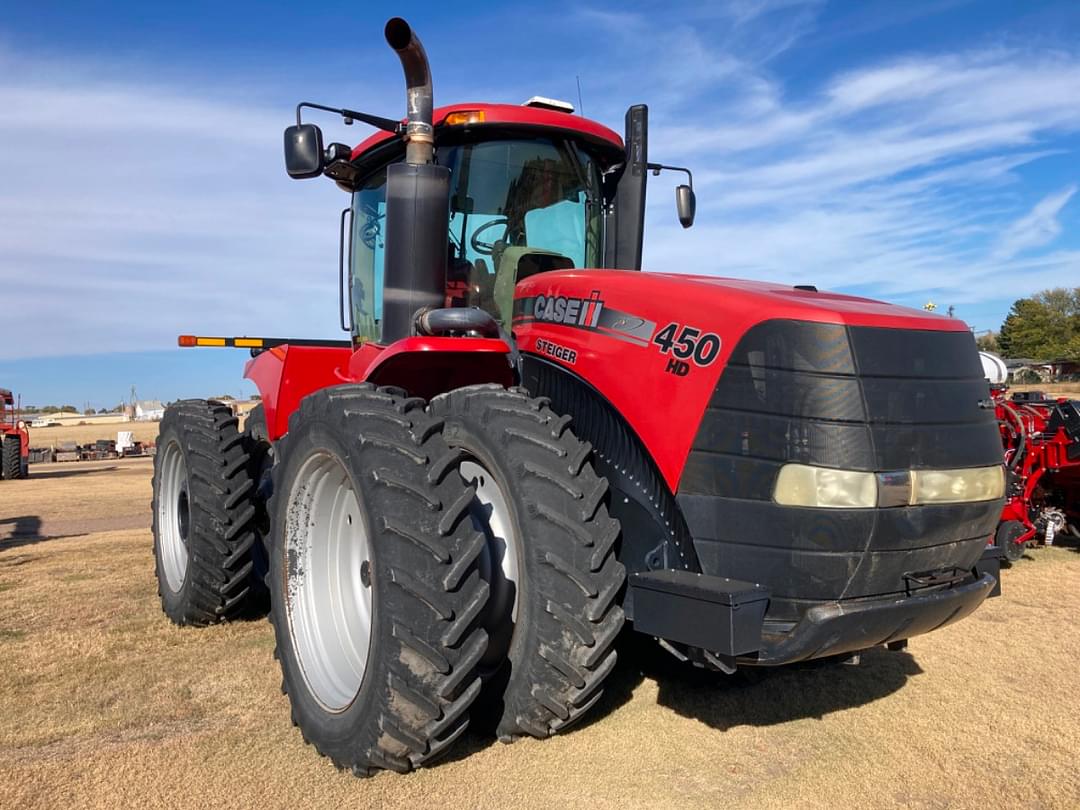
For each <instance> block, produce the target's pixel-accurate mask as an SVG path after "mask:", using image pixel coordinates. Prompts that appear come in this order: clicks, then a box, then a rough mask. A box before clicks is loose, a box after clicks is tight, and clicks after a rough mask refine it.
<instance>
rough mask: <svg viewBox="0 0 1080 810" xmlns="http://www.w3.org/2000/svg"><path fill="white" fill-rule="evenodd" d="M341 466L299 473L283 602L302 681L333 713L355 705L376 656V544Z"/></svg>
mask: <svg viewBox="0 0 1080 810" xmlns="http://www.w3.org/2000/svg"><path fill="white" fill-rule="evenodd" d="M363 517H364V516H363V512H362V511H361V509H360V502H359V500H358V499H357V497H356V491H355V490H354V489H353V486H352V480H351V479H350V478H349V475H348V473H347V472H346V471H345V468H344V467H343V466H342V465H341V462H340V461H338V460H337V458H335V457H334V456H332V455H330V454H329V453H326V452H316V453H314V454H313V455H311V456H310V457H309V458H308V459H307V460H306V461H305V462H304V463H303V465H302V466H301V467H300V471H299V472H298V473H297V475H296V480H295V483H294V484H293V486H292V490H291V491H290V492H289V501H288V505H287V512H286V517H285V558H284V559H283V560H282V564H283V565H284V567H285V597H286V614H287V616H288V621H289V632H290V633H291V634H292V642H293V650H294V651H295V653H296V658H297V661H298V662H299V664H300V670H301V672H302V673H303V676H304V681H305V682H306V683H307V687H308V689H309V690H310V691H311V694H312V695H313V696H314V697H315V699H316V700H317V701H318V702H319V703H320V704H321V705H322V706H323V708H324V709H326V710H327V711H329V712H341V711H344V710H345V709H347V708H348V707H349V706H350V705H351V704H352V702H353V701H354V700H355V699H356V695H357V694H358V693H359V691H360V687H361V686H362V685H363V682H364V673H365V672H366V670H367V659H368V650H369V649H370V648H371V608H372V593H371V587H370V582H371V580H370V567H371V541H370V538H369V537H368V533H367V529H366V526H365V522H364V519H363Z"/></svg>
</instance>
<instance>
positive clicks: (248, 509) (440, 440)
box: [154, 384, 625, 775]
mask: <svg viewBox="0 0 1080 810" xmlns="http://www.w3.org/2000/svg"><path fill="white" fill-rule="evenodd" d="M221 407H222V406H217V405H215V404H214V403H201V404H198V403H192V402H186V403H180V405H179V406H177V407H176V408H175V409H173V408H171V409H170V413H171V414H172V416H171V417H170V415H169V413H167V415H166V420H165V421H164V422H163V424H162V432H161V440H160V441H159V458H158V460H157V461H156V463H155V500H154V515H155V524H154V530H155V555H156V557H157V561H158V578H159V582H162V583H164V584H163V587H162V605H163V607H164V608H165V611H166V613H168V614H169V615H170V617H171V618H173V620H174V621H177V622H178V623H181V624H191V623H208V622H209V621H214V620H217V619H220V618H229V617H231V616H232V615H235V613H234V611H235V610H236V608H237V605H238V604H239V603H238V602H237V601H233V597H234V596H236V595H238V594H239V591H238V590H237V591H227V590H226V589H225V586H226V585H229V586H230V587H235V583H236V582H238V581H239V579H238V577H239V575H240V574H241V573H245V574H250V572H251V568H252V565H253V564H254V562H255V558H254V555H253V549H254V548H255V540H256V539H257V537H258V529H259V526H260V525H262V524H264V523H266V522H267V521H266V518H265V517H260V515H259V512H260V508H261V501H260V498H259V497H258V495H257V494H256V493H257V492H258V491H259V490H260V489H262V488H264V487H262V486H261V485H260V473H259V470H260V468H261V467H263V466H265V465H260V464H259V463H256V462H257V459H253V458H252V455H251V454H250V453H245V452H244V450H245V448H249V449H250V448H251V447H253V446H255V444H254V439H249V440H248V442H247V443H245V440H244V436H243V434H239V433H238V432H237V431H236V426H235V420H232V421H230V420H229V419H227V418H225V417H224V415H223V414H222V413H221V412H220V410H219V408H221ZM256 438H257V437H256ZM259 446H262V447H263V448H265V444H261V445H259ZM215 448H216V450H215ZM264 451H265V450H264ZM253 452H254V451H253ZM272 452H273V453H274V464H273V469H272V486H269V487H265V489H266V490H270V491H272V494H271V496H270V499H269V504H268V505H267V507H266V512H267V513H268V517H269V521H268V524H269V526H270V527H272V530H271V531H270V532H269V546H268V549H267V553H268V557H269V571H268V574H267V576H266V586H267V588H268V590H269V594H270V603H271V611H270V619H271V622H272V624H273V626H274V633H275V639H276V650H275V657H277V658H278V659H279V661H280V664H281V669H282V676H283V681H282V690H283V691H284V692H286V693H287V694H288V695H289V699H290V702H291V706H292V720H293V723H294V724H295V725H297V726H299V728H300V730H301V732H302V734H303V736H304V739H305V740H306V741H307V742H309V743H311V744H313V745H314V746H315V747H316V749H317V750H318V751H319V752H320V753H322V754H324V755H326V756H328V757H330V758H331V760H333V762H334V763H335V764H336V765H337V766H338V767H339V768H345V769H350V770H351V771H352V772H353V773H355V774H357V775H368V774H370V773H373V772H374V771H376V770H378V769H390V770H395V771H399V772H405V771H408V770H411V769H412V768H414V767H416V766H419V765H422V764H424V763H427V762H430V761H432V760H433V759H435V758H437V757H438V756H439V755H441V754H442V753H444V752H445V751H446V750H447V748H448V747H449V746H450V745H451V743H452V742H453V741H454V740H455V739H456V738H457V737H459V736H460V735H461V734H462V732H464V730H465V728H466V727H467V725H468V724H469V722H470V717H471V716H474V715H483V716H484V718H485V720H487V721H488V722H489V723H490V724H491V725H494V727H495V730H496V733H497V734H498V736H499V738H500V739H502V740H506V741H509V740H512V739H515V738H517V737H520V736H524V735H529V736H534V737H547V736H550V735H551V734H553V733H555V732H557V731H560V730H562V729H563V728H565V727H567V726H569V725H570V724H571V723H573V722H574V721H575V720H577V719H578V718H580V717H581V716H582V715H583V714H584V713H585V712H586V711H587V710H588V709H589V708H590V707H591V706H592V705H593V704H595V702H596V701H597V700H598V699H599V698H600V695H601V690H602V684H603V681H604V679H605V677H606V676H607V675H608V674H609V673H610V672H611V670H612V668H613V667H614V664H615V650H614V640H615V637H616V636H617V635H618V633H619V631H620V629H621V627H622V624H623V613H622V609H621V608H620V607H619V596H620V592H621V590H622V588H623V586H624V583H625V572H624V570H623V567H622V565H621V564H619V563H618V561H617V560H616V558H615V544H616V542H617V539H618V535H619V526H618V523H617V522H616V521H615V520H614V519H612V518H611V517H610V516H609V515H608V512H607V508H606V505H605V501H606V496H607V482H606V480H605V479H603V478H600V477H599V476H597V475H596V473H595V472H594V471H593V469H592V466H591V463H590V461H589V456H590V453H591V448H590V447H589V445H588V444H586V443H583V442H581V441H579V440H578V439H577V438H576V437H574V435H573V433H572V432H571V431H570V429H569V418H568V417H561V416H558V415H557V414H555V413H553V412H552V411H551V409H550V408H549V407H548V405H547V403H546V400H542V399H534V398H531V397H530V396H529V395H528V394H527V393H526V392H525V391H524V390H522V389H506V388H503V387H501V386H494V385H491V386H473V387H470V388H464V389H459V390H456V391H453V392H451V393H449V394H446V395H443V396H440V397H437V398H436V399H434V400H433V401H432V402H431V403H430V405H428V406H427V407H425V403H424V402H423V401H422V400H418V399H410V398H408V397H407V396H406V395H405V394H404V392H402V391H400V390H398V389H387V388H375V387H374V386H371V385H368V384H361V385H343V386H337V387H334V388H330V389H324V390H321V391H317V392H315V393H313V394H311V395H310V396H308V397H306V398H305V399H304V400H303V401H302V402H301V405H300V408H299V409H298V410H297V411H296V412H295V413H294V414H292V416H291V418H290V421H289V430H288V432H287V433H286V435H284V436H283V437H282V438H281V439H280V440H278V441H277V442H276V443H275V444H274V446H273V451H272ZM226 471H227V472H228V475H226V474H225V473H226ZM181 482H184V483H181ZM208 482H212V483H213V484H214V486H210V483H208ZM169 504H172V506H169ZM241 538H242V539H241ZM249 538H250V539H251V540H252V544H251V545H250V546H248V545H247V540H248V539H249ZM170 539H171V542H170ZM230 544H231V545H230ZM207 548H209V551H208V550H207ZM200 549H201V550H200ZM181 552H184V553H186V555H187V556H186V557H184V556H183V554H182V553H181ZM214 554H216V555H217V556H214ZM241 559H243V561H244V562H243V565H242V566H241V567H240V568H237V567H236V563H237V562H238V561H240V560H241ZM207 560H208V561H209V565H200V563H201V562H204V561H207ZM227 561H228V562H231V567H229V566H227V565H226V562H227ZM182 563H186V568H184V566H183V565H181V564H182ZM182 568H183V569H184V570H186V574H185V577H186V578H183V579H180V580H178V579H177V572H178V571H179V570H181V569H182ZM170 572H171V573H170ZM177 583H179V587H178V588H174V586H176V585H177ZM240 601H243V599H241V600H240Z"/></svg>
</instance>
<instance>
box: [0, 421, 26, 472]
mask: <svg viewBox="0 0 1080 810" xmlns="http://www.w3.org/2000/svg"><path fill="white" fill-rule="evenodd" d="M3 472H4V478H5V479H6V480H8V481H14V480H15V479H16V478H22V477H23V463H22V437H21V436H20V435H19V434H18V433H8V434H5V435H4V449H3Z"/></svg>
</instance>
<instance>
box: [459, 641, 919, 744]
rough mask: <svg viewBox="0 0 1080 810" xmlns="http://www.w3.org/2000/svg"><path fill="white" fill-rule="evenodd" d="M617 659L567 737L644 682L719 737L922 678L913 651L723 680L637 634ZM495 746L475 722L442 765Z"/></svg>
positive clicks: (846, 705) (819, 712)
mask: <svg viewBox="0 0 1080 810" xmlns="http://www.w3.org/2000/svg"><path fill="white" fill-rule="evenodd" d="M618 655H619V658H618V663H617V664H616V667H615V670H614V671H613V672H612V673H611V675H610V676H609V677H608V679H607V681H606V682H605V684H604V694H603V696H602V697H601V698H600V700H599V701H598V702H597V703H596V705H595V706H593V708H592V709H591V710H590V711H589V712H588V714H586V715H585V717H583V718H582V720H581V721H580V722H579V723H577V724H576V725H574V726H573V727H572V728H571V729H568V730H567V732H566V733H567V734H575V733H577V732H579V731H582V730H584V729H587V728H588V727H589V726H591V725H593V724H594V723H601V722H603V721H604V718H605V717H607V716H608V715H609V714H612V713H614V712H615V711H617V710H618V709H620V708H621V707H622V706H624V705H626V704H627V703H629V702H630V701H631V700H632V699H633V696H634V692H635V690H637V689H638V688H639V687H640V686H641V685H642V684H643V683H644V682H645V681H646V680H651V681H655V682H656V688H657V697H656V702H657V704H659V705H660V706H663V707H665V708H667V709H669V710H671V711H673V712H675V713H676V714H678V715H680V716H682V717H686V718H689V719H692V720H697V721H699V722H702V723H705V724H706V725H708V726H709V727H711V728H714V729H716V730H718V731H728V730H730V729H733V728H737V727H739V726H773V725H779V724H781V723H789V722H791V721H793V720H802V719H807V718H813V719H821V718H823V717H825V716H826V715H829V714H832V713H833V712H838V711H842V710H844V709H851V708H855V707H858V706H864V705H867V704H870V703H873V702H874V701H876V700H880V699H882V698H884V697H887V696H889V695H891V694H893V693H895V692H897V691H899V690H900V689H901V688H903V687H904V685H905V684H906V683H907V681H908V679H909V678H912V677H914V676H916V675H919V674H921V673H922V672H923V670H922V668H921V667H920V666H919V665H918V663H917V662H916V661H915V659H914V658H913V657H912V656H911V655H910V654H909V653H907V652H903V651H902V652H889V651H887V650H885V649H883V648H875V649H873V650H870V651H868V652H864V653H863V654H862V657H861V662H860V663H859V664H858V665H850V664H845V663H839V662H838V661H837V660H836V659H824V660H822V661H814V662H808V663H802V664H792V665H788V666H785V667H761V668H753V667H746V668H743V669H740V670H739V671H738V672H737V673H736V674H734V675H724V674H723V673H719V672H709V671H705V670H701V669H698V668H696V667H694V666H692V665H690V664H684V663H682V662H680V661H678V660H677V659H675V658H674V657H673V656H672V655H670V654H669V653H667V652H665V651H664V650H663V649H661V648H660V646H659V645H658V644H656V642H655V641H653V640H652V639H651V638H647V637H645V636H641V635H638V634H636V633H634V632H632V631H625V632H624V633H623V635H622V637H620V639H619V642H618ZM495 742H496V741H495V739H494V734H493V731H492V729H491V728H489V727H487V726H486V725H484V724H483V723H482V722H480V723H475V722H474V723H473V724H472V725H471V726H470V728H469V731H468V732H467V733H466V734H465V736H464V738H463V739H461V740H459V741H458V744H457V745H455V746H454V747H453V749H452V750H451V752H450V754H449V756H447V757H446V758H444V759H442V760H440V761H439V764H443V763H448V762H456V761H458V760H461V759H465V758H466V757H468V756H470V755H471V754H474V753H476V752H478V751H482V750H484V749H486V748H489V747H491V746H492V745H494V744H495Z"/></svg>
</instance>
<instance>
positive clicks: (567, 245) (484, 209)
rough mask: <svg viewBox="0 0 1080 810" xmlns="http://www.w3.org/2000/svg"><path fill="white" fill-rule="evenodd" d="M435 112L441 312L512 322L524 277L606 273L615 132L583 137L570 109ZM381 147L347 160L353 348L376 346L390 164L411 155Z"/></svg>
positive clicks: (367, 147) (378, 142) (618, 154)
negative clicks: (607, 186) (465, 310)
mask: <svg viewBox="0 0 1080 810" xmlns="http://www.w3.org/2000/svg"><path fill="white" fill-rule="evenodd" d="M436 115H437V116H439V119H437V120H441V122H442V123H441V124H439V125H436V128H435V130H436V133H437V134H436V144H437V145H436V149H435V157H434V162H435V164H436V165H439V166H444V167H446V168H447V169H449V172H450V191H449V201H450V204H449V221H448V228H447V232H446V244H447V265H446V289H445V305H446V306H448V307H453V306H465V307H478V308H480V309H483V310H485V311H486V312H488V313H490V314H491V315H492V316H493V317H494V318H495V319H496V320H497V321H498V322H499V323H501V324H509V322H510V316H511V308H512V305H513V291H514V285H515V283H516V282H517V281H519V280H521V279H523V278H527V277H529V276H531V275H535V274H536V273H541V272H546V271H548V270H561V269H570V268H585V267H601V266H603V260H604V258H603V251H602V248H603V214H604V208H605V196H604V176H605V173H608V172H610V171H612V169H613V167H616V166H619V165H620V164H621V162H622V160H623V157H624V154H623V149H622V144H621V141H620V139H619V137H618V136H617V135H616V134H615V133H614V132H611V131H610V130H606V129H605V128H601V127H598V126H593V127H590V128H589V129H591V130H593V131H592V132H588V131H582V129H581V128H580V127H579V125H578V122H579V121H583V119H578V118H575V117H574V116H571V115H569V114H567V113H564V112H552V111H547V110H539V109H535V108H529V107H521V108H516V107H513V106H510V105H471V106H469V107H464V106H461V105H458V106H454V107H447V108H443V109H441V110H437V111H436ZM372 141H374V143H372ZM383 144H384V140H383V139H382V138H379V137H378V136H376V137H375V138H372V139H369V140H368V141H367V142H365V143H364V144H361V145H360V146H359V147H358V148H357V149H356V150H355V155H356V156H355V157H354V158H352V159H351V166H352V168H353V169H354V176H355V181H354V182H355V185H352V186H351V188H352V202H351V206H350V208H349V211H348V214H347V216H348V218H349V220H350V227H349V229H348V234H347V237H346V238H347V244H346V245H345V246H344V252H345V254H346V255H348V257H349V261H348V274H349V293H350V296H349V298H350V306H351V312H352V332H353V335H354V337H355V338H356V339H357V340H365V339H378V324H379V322H380V321H381V320H382V306H383V269H384V260H385V248H386V241H385V220H386V181H387V166H388V165H390V164H392V163H396V162H399V161H401V160H403V159H404V145H403V144H401V142H400V141H394V142H393V144H394V145H396V146H397V147H398V148H397V149H394V150H389V151H388V150H387V149H385V148H384V146H383ZM339 182H340V181H339ZM343 185H344V184H343ZM347 187H350V186H347Z"/></svg>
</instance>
